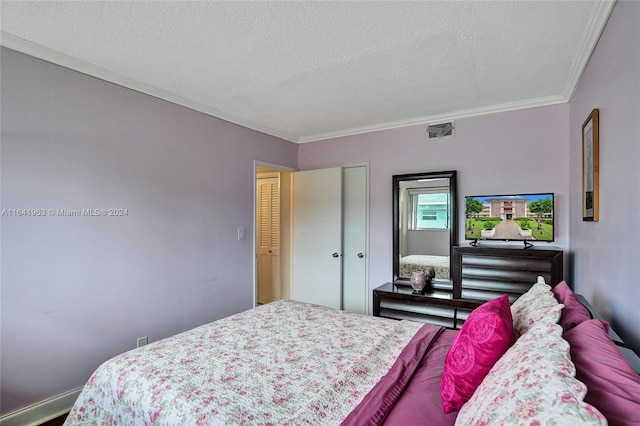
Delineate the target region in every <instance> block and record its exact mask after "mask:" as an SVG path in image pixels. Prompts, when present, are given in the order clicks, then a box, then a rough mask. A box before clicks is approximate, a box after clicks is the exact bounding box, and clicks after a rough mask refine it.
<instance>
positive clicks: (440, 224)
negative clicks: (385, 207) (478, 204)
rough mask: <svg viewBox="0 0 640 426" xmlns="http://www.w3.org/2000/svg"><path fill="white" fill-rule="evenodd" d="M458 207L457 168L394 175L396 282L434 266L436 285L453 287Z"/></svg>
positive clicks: (394, 261) (394, 258) (394, 268)
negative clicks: (452, 267)
mask: <svg viewBox="0 0 640 426" xmlns="http://www.w3.org/2000/svg"><path fill="white" fill-rule="evenodd" d="M457 210H458V209H457V195H456V172H455V171H447V172H431V173H412V174H406V175H394V176H393V281H398V280H409V279H410V278H411V272H413V271H414V270H424V267H425V266H433V267H434V269H435V271H436V276H435V278H434V279H433V286H434V287H443V288H450V287H451V273H450V271H451V254H452V249H453V246H454V245H455V244H457V241H458V212H457Z"/></svg>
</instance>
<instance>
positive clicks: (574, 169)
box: [569, 1, 640, 353]
mask: <svg viewBox="0 0 640 426" xmlns="http://www.w3.org/2000/svg"><path fill="white" fill-rule="evenodd" d="M638 23H640V3H639V2H633V1H618V2H617V3H616V6H615V8H614V10H613V13H612V15H611V17H610V18H609V22H608V24H607V26H606V28H605V31H604V33H603V34H602V36H601V38H600V41H599V42H598V46H597V48H596V49H595V51H594V53H593V55H592V57H591V59H590V61H589V64H588V65H587V67H586V69H585V70H584V73H583V75H582V78H581V80H580V83H579V85H578V87H577V89H576V92H575V95H574V97H573V99H572V100H571V103H570V120H569V123H570V129H571V150H570V153H571V155H570V163H569V164H570V171H571V175H570V188H571V221H570V224H571V228H570V229H571V231H570V239H571V250H572V252H573V257H574V262H573V267H574V277H575V286H576V289H577V291H579V292H581V293H583V294H584V295H585V296H586V297H587V298H588V299H590V300H591V301H592V303H593V305H594V306H595V307H596V308H597V309H598V310H600V311H601V312H603V314H605V315H606V316H607V317H608V318H610V319H611V321H612V325H613V327H614V328H615V329H616V330H618V331H619V334H620V336H621V337H622V338H623V339H625V341H626V342H627V343H629V344H631V345H633V347H634V349H635V351H636V352H638V353H640V309H638V307H639V306H640V254H639V251H638V244H639V243H640V227H639V226H638V224H639V223H640V47H639V46H640V25H638ZM593 108H598V109H599V110H600V133H599V135H600V221H599V222H583V221H582V210H581V206H582V198H581V192H582V160H581V158H582V151H581V149H582V133H581V131H582V123H583V122H584V120H585V119H586V118H587V117H588V115H589V113H590V112H591V110H592V109H593Z"/></svg>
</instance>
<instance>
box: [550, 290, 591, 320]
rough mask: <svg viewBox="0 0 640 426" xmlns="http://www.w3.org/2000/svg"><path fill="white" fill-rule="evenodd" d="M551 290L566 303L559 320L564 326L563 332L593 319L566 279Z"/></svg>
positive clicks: (559, 299) (559, 300)
mask: <svg viewBox="0 0 640 426" xmlns="http://www.w3.org/2000/svg"><path fill="white" fill-rule="evenodd" d="M551 291H552V292H553V295H554V296H555V297H556V299H557V300H558V302H559V303H562V304H563V305H564V308H562V315H561V316H560V321H559V322H558V324H560V325H561V326H562V331H563V332H567V331H568V330H571V329H572V328H573V327H575V326H576V325H578V324H580V323H581V322H583V321H587V320H590V319H591V315H590V314H589V311H588V310H587V308H585V307H584V306H583V305H582V303H580V301H579V300H578V298H577V297H576V295H575V294H574V293H573V291H572V290H571V289H570V288H569V286H568V285H567V282H566V281H561V282H560V283H559V284H558V285H556V286H555V287H553V288H552V289H551Z"/></svg>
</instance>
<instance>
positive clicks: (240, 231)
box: [238, 228, 244, 241]
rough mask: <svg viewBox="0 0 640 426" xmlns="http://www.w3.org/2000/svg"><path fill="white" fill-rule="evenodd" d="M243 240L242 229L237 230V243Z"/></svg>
mask: <svg viewBox="0 0 640 426" xmlns="http://www.w3.org/2000/svg"><path fill="white" fill-rule="evenodd" d="M240 240H244V228H238V241H240Z"/></svg>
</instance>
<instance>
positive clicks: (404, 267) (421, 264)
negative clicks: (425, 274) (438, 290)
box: [400, 254, 450, 280]
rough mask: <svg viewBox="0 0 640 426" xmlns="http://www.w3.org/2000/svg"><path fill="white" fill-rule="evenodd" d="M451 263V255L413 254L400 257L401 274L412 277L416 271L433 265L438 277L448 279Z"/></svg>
mask: <svg viewBox="0 0 640 426" xmlns="http://www.w3.org/2000/svg"><path fill="white" fill-rule="evenodd" d="M449 264H450V262H449V256H435V255H426V254H411V255H408V256H403V257H401V258H400V276H401V277H410V276H411V273H412V272H414V271H424V269H425V267H427V266H433V268H434V269H435V271H436V276H435V278H436V279H442V280H448V279H449Z"/></svg>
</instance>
